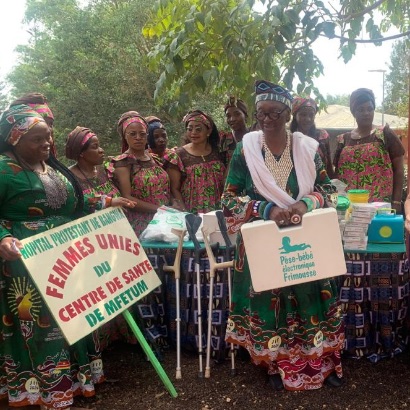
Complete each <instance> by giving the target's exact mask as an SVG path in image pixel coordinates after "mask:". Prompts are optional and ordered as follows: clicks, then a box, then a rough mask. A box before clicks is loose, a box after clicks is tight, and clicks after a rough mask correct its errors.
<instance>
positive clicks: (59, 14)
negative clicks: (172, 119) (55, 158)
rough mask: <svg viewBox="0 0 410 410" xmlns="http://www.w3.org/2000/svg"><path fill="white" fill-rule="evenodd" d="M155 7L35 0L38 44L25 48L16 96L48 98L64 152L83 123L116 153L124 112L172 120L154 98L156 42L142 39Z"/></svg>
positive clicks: (31, 13) (13, 77)
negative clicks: (151, 62)
mask: <svg viewBox="0 0 410 410" xmlns="http://www.w3.org/2000/svg"><path fill="white" fill-rule="evenodd" d="M57 3H58V4H57ZM149 6H150V2H149V0H140V1H138V2H137V1H131V0H130V1H126V0H122V1H111V0H100V1H94V2H92V3H89V4H88V5H87V6H86V7H85V8H83V9H82V8H80V7H79V6H78V4H77V2H76V1H75V0H61V1H59V2H55V1H54V0H37V1H29V2H28V5H27V11H26V20H27V22H28V23H30V27H31V28H30V29H31V32H32V39H31V42H30V44H29V45H27V46H24V47H20V49H19V51H20V59H21V61H22V63H21V64H20V65H19V66H17V67H16V69H15V70H14V71H13V72H12V73H11V74H10V76H9V80H10V81H11V82H12V84H13V94H14V96H20V95H22V94H23V93H26V92H30V91H38V92H42V93H44V94H45V95H46V96H47V98H48V100H49V102H50V106H51V107H52V109H53V111H54V112H55V116H56V136H57V144H58V151H59V153H62V152H63V145H64V142H65V138H66V135H67V134H68V132H69V131H71V130H72V129H73V128H74V127H75V126H77V125H82V126H87V127H90V128H92V129H93V130H94V131H95V132H97V133H98V134H99V136H100V138H102V140H103V144H104V146H105V147H107V151H108V152H109V153H118V151H119V147H120V143H119V137H118V135H117V132H116V121H117V119H118V118H119V116H120V115H121V113H123V112H125V111H128V110H137V111H139V112H141V113H142V114H143V115H150V114H155V115H157V116H160V117H162V118H164V119H165V120H166V119H167V113H166V111H167V110H166V109H164V108H163V107H161V106H159V105H158V104H154V101H153V94H154V89H155V81H156V79H157V77H156V73H155V72H150V71H149V69H148V61H147V58H146V54H147V50H149V48H150V43H149V41H147V40H145V39H144V38H143V36H142V34H141V30H142V27H143V25H144V24H145V22H146V20H145V18H146V16H147V9H148V8H149Z"/></svg>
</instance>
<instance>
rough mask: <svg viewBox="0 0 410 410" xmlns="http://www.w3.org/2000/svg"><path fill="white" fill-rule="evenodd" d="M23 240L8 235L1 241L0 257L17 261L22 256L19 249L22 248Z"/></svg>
mask: <svg viewBox="0 0 410 410" xmlns="http://www.w3.org/2000/svg"><path fill="white" fill-rule="evenodd" d="M22 248H23V245H22V244H21V242H20V241H19V240H18V239H16V238H13V237H11V236H7V237H5V238H3V239H2V240H1V241H0V258H2V259H4V260H5V261H15V260H17V259H19V258H20V257H21V253H20V251H19V249H22Z"/></svg>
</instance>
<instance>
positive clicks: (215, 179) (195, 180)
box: [164, 110, 225, 213]
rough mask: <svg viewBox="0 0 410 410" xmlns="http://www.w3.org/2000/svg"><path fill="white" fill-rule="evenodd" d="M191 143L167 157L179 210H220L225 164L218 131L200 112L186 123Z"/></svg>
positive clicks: (186, 120)
mask: <svg viewBox="0 0 410 410" xmlns="http://www.w3.org/2000/svg"><path fill="white" fill-rule="evenodd" d="M182 121H183V122H184V123H185V129H186V138H187V140H189V141H190V142H189V143H187V144H185V145H184V146H183V147H179V148H176V149H175V151H174V152H172V153H169V154H167V155H165V163H164V168H165V169H166V170H167V172H168V174H169V178H170V182H171V194H172V197H173V204H174V206H175V208H178V209H180V210H183V211H188V212H192V213H207V212H210V211H214V210H216V209H220V206H221V194H222V190H223V183H224V172H225V164H224V163H223V161H222V158H221V155H220V153H219V149H218V139H219V134H218V129H217V128H216V125H215V123H214V122H213V120H212V118H211V117H210V116H209V115H207V114H205V113H204V112H202V111H200V110H195V111H190V112H189V113H188V114H186V115H185V117H184V118H183V120H182Z"/></svg>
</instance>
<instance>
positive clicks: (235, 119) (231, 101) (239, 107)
mask: <svg viewBox="0 0 410 410" xmlns="http://www.w3.org/2000/svg"><path fill="white" fill-rule="evenodd" d="M224 113H225V119H226V123H227V124H228V125H229V127H230V128H231V131H230V132H225V131H221V132H220V133H219V150H220V152H221V154H222V155H223V156H224V157H225V158H224V162H225V164H229V161H230V160H231V158H232V154H233V152H234V151H235V147H236V144H237V143H238V142H239V141H242V138H243V136H244V135H245V134H246V133H247V132H248V131H249V128H248V127H247V125H246V121H247V119H248V107H247V106H246V104H245V103H244V102H243V101H242V100H239V99H237V98H236V97H235V96H230V97H229V98H228V101H227V102H226V104H225V106H224Z"/></svg>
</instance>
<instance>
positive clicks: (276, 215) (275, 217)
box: [269, 206, 292, 226]
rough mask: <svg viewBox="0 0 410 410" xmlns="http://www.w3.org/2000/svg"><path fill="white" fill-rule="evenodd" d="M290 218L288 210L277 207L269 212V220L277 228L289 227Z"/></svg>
mask: <svg viewBox="0 0 410 410" xmlns="http://www.w3.org/2000/svg"><path fill="white" fill-rule="evenodd" d="M291 216H292V214H291V213H290V212H289V209H288V208H280V207H279V206H273V207H272V209H271V210H270V212H269V219H270V220H271V221H273V222H276V224H277V225H278V226H286V225H289V224H290V218H291Z"/></svg>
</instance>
